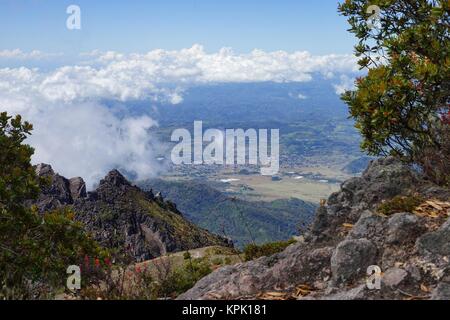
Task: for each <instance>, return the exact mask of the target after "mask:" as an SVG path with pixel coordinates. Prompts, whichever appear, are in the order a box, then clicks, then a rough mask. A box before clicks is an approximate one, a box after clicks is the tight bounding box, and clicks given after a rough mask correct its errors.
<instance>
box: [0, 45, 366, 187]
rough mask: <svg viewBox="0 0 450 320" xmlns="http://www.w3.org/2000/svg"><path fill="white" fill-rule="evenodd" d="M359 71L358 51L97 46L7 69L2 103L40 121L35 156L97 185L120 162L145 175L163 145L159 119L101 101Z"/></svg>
mask: <svg viewBox="0 0 450 320" xmlns="http://www.w3.org/2000/svg"><path fill="white" fill-rule="evenodd" d="M49 56H51V55H48V54H45V53H42V52H40V51H32V52H30V53H24V52H22V51H21V50H18V49H16V50H3V51H0V58H6V59H42V58H45V57H49ZM356 70H357V65H356V59H355V58H354V57H353V56H352V55H333V54H332V55H324V56H313V55H311V54H310V53H308V52H294V53H287V52H284V51H275V52H265V51H261V50H254V51H252V52H250V53H247V54H236V53H234V52H233V51H232V50H231V49H229V48H224V49H221V50H220V51H219V52H216V53H206V52H205V50H204V49H203V47H202V46H200V45H194V46H193V47H192V48H188V49H183V50H178V51H166V50H153V51H150V52H148V53H145V54H136V53H134V54H122V53H117V52H112V51H111V52H105V53H102V52H100V51H94V52H91V53H88V54H83V55H81V56H80V61H79V63H77V64H75V65H67V66H63V67H58V68H56V69H54V70H50V71H45V72H44V71H41V70H39V69H37V68H26V67H20V68H2V69H0V110H6V111H8V112H10V113H12V114H15V113H20V114H22V115H23V117H24V118H25V119H27V120H29V121H30V122H32V123H33V124H34V126H35V131H34V134H33V136H32V138H31V139H30V143H31V144H32V145H33V146H34V147H35V148H36V154H35V156H34V158H33V160H34V162H35V163H37V162H48V163H50V164H52V165H53V166H54V167H55V169H56V170H57V171H59V172H60V173H61V174H63V175H66V176H68V177H70V176H82V177H83V178H85V179H86V180H87V182H88V184H89V185H90V186H92V185H93V183H95V182H96V181H97V180H98V179H99V178H100V177H101V176H103V175H104V174H106V173H107V171H108V170H110V169H112V168H114V167H120V168H123V169H125V170H127V171H130V172H134V173H135V174H136V175H137V176H138V178H141V179H142V178H147V177H150V176H152V175H154V174H155V173H156V171H157V170H158V169H157V167H155V165H156V164H155V162H154V161H153V160H152V159H153V158H154V157H153V156H154V155H155V150H154V149H155V148H157V144H155V143H154V142H153V140H152V137H151V136H150V135H149V134H148V132H147V131H148V129H149V128H150V127H152V126H154V125H155V123H154V122H153V120H152V119H151V118H149V117H148V116H142V117H122V116H119V115H117V114H116V113H115V112H114V111H113V110H112V109H110V108H107V107H105V106H104V105H102V101H103V100H110V101H111V100H113V101H119V102H127V101H133V100H149V101H162V102H166V103H172V104H178V103H181V102H182V101H183V92H184V90H185V89H186V88H188V87H189V86H195V85H199V84H205V83H227V82H260V81H275V82H294V81H300V82H302V81H310V80H311V79H312V77H313V74H314V73H321V74H323V75H324V76H330V75H335V74H336V75H339V74H346V73H349V72H350V73H351V72H355V71H356ZM341 80H342V81H344V82H345V81H346V78H343V77H341ZM340 88H341V85H339V86H338V87H336V89H337V90H340ZM298 98H299V99H303V98H304V96H303V95H298ZM149 109H150V103H149Z"/></svg>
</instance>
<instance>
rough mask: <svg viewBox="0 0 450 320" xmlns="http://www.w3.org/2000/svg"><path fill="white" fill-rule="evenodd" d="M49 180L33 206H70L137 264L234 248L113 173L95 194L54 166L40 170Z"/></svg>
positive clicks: (89, 227)
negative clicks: (214, 248) (210, 248)
mask: <svg viewBox="0 0 450 320" xmlns="http://www.w3.org/2000/svg"><path fill="white" fill-rule="evenodd" d="M36 173H37V175H38V176H39V177H41V178H44V179H47V180H48V182H49V183H48V184H47V185H46V186H45V187H43V188H42V192H41V194H40V196H39V198H38V199H37V200H36V201H34V202H33V204H34V205H35V206H36V207H37V208H38V210H39V211H40V212H42V213H43V212H46V211H49V210H54V209H58V208H62V207H69V208H71V209H72V210H73V211H74V213H75V219H76V220H78V221H80V222H82V223H83V224H84V225H85V228H86V229H87V231H89V232H90V233H91V234H92V235H93V237H94V239H95V240H97V241H98V242H99V243H100V244H101V245H103V246H105V247H107V248H111V249H114V250H117V251H119V252H126V253H127V254H128V255H131V256H132V257H133V258H134V259H135V261H143V260H149V259H152V258H155V257H159V256H161V255H163V254H165V253H168V252H177V251H184V250H190V249H196V248H201V247H207V246H215V245H219V246H232V243H231V242H230V241H229V240H228V239H225V238H222V237H220V236H217V235H214V234H211V233H209V232H208V231H206V230H204V229H201V228H199V227H197V226H195V225H194V224H193V223H191V222H189V221H188V220H186V219H185V218H184V217H183V215H182V213H181V212H180V211H179V210H178V209H177V207H176V205H175V204H173V203H172V202H170V201H165V200H164V198H163V197H162V195H161V194H158V195H156V196H155V195H153V192H152V191H148V192H144V191H142V190H141V189H140V188H138V187H136V186H134V185H132V184H131V183H130V182H129V181H128V180H127V179H126V178H125V177H124V176H123V175H122V174H121V173H120V172H119V171H117V170H113V171H111V172H109V173H108V175H107V176H106V177H105V178H104V179H103V180H101V181H100V183H99V185H98V187H97V188H96V189H95V190H94V191H92V192H86V185H85V183H84V181H83V179H82V178H72V179H67V178H65V177H63V176H60V175H59V174H57V173H55V172H54V171H53V169H52V168H51V166H50V165H46V164H40V165H38V166H36Z"/></svg>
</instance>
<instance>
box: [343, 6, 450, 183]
mask: <svg viewBox="0 0 450 320" xmlns="http://www.w3.org/2000/svg"><path fill="white" fill-rule="evenodd" d="M377 9H379V10H377ZM339 11H340V13H341V14H343V15H344V16H346V17H347V18H348V22H349V24H350V29H349V31H350V32H351V33H353V34H354V35H355V36H356V37H357V38H358V40H359V42H358V44H357V45H356V46H355V52H356V55H357V57H359V65H360V66H361V68H362V69H368V73H367V75H366V76H364V77H361V78H359V79H357V81H356V84H355V85H356V88H355V90H351V91H347V92H346V93H344V94H343V95H342V99H343V100H344V101H345V102H346V103H347V104H348V105H349V109H350V114H351V116H352V117H353V118H354V119H355V120H356V127H357V128H358V129H359V130H360V132H361V134H362V137H363V142H362V148H363V149H365V150H367V151H368V153H369V154H372V155H387V154H393V155H396V156H398V157H400V158H402V159H404V160H407V161H410V162H414V163H417V164H419V165H420V166H421V167H422V168H423V170H424V172H425V173H426V174H427V175H428V177H429V178H431V179H433V180H434V181H435V182H437V183H441V184H445V183H449V182H450V178H449V175H450V139H449V138H450V133H449V118H450V117H449V116H450V114H449V102H450V101H449V100H450V99H449V92H450V55H449V53H450V41H449V25H450V19H449V1H448V0H436V1H430V0H370V1H369V0H346V1H344V2H343V3H342V4H340V5H339ZM377 12H379V15H377ZM371 18H375V20H376V21H373V19H371Z"/></svg>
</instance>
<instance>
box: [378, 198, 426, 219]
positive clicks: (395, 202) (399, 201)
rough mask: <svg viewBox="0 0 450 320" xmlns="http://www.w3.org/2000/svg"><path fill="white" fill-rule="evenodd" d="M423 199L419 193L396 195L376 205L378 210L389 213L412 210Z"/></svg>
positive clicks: (385, 213)
mask: <svg viewBox="0 0 450 320" xmlns="http://www.w3.org/2000/svg"><path fill="white" fill-rule="evenodd" d="M424 201H425V199H424V198H422V197H421V196H419V195H414V196H396V197H394V198H392V199H391V200H387V201H385V202H383V203H381V204H380V205H379V206H378V212H379V213H382V214H384V215H391V214H394V213H399V212H412V211H414V209H416V208H417V207H418V206H419V205H420V204H422V203H423V202H424Z"/></svg>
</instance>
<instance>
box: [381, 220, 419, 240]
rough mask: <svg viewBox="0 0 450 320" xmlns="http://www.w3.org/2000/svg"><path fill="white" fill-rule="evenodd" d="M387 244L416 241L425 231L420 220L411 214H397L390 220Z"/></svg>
mask: <svg viewBox="0 0 450 320" xmlns="http://www.w3.org/2000/svg"><path fill="white" fill-rule="evenodd" d="M387 225H388V228H387V235H386V242H387V243H389V244H404V243H408V242H411V241H415V239H417V236H418V235H419V234H420V233H422V232H423V231H424V229H423V228H422V226H421V224H420V221H419V218H418V217H417V216H416V215H413V214H411V213H407V212H402V213H396V214H394V215H393V216H392V217H391V218H389V220H388V223H387Z"/></svg>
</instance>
